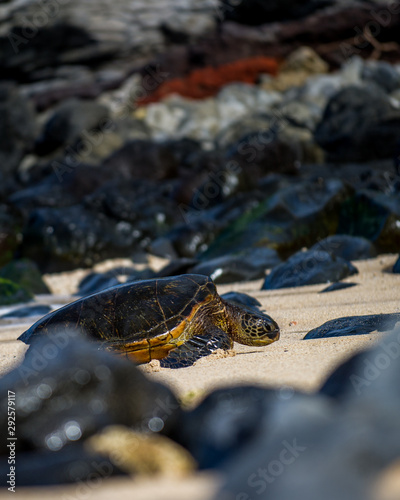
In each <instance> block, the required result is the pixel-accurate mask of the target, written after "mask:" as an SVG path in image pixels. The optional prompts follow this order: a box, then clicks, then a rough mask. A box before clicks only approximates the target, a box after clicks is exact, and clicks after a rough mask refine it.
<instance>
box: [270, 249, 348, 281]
mask: <svg viewBox="0 0 400 500" xmlns="http://www.w3.org/2000/svg"><path fill="white" fill-rule="evenodd" d="M356 273H358V271H357V269H356V268H355V267H354V266H353V265H352V264H351V263H350V262H348V261H346V260H344V259H341V258H340V257H336V256H334V255H331V254H329V253H328V252H324V251H321V250H308V251H306V252H298V253H296V254H294V255H292V257H290V258H289V259H288V260H287V261H286V262H284V263H283V264H279V265H278V266H276V267H274V268H273V269H272V271H271V272H270V274H269V275H268V276H267V277H266V278H265V281H264V284H263V286H262V289H263V290H276V289H278V288H287V287H294V286H304V285H315V284H318V283H326V282H331V281H339V280H341V279H343V278H347V276H351V275H353V274H356Z"/></svg>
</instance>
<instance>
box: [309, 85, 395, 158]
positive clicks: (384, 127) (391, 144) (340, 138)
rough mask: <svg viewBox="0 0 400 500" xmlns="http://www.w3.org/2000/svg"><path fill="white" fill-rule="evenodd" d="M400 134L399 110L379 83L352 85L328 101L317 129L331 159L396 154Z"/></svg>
mask: <svg viewBox="0 0 400 500" xmlns="http://www.w3.org/2000/svg"><path fill="white" fill-rule="evenodd" d="M399 134H400V112H399V110H398V109H396V107H395V106H394V105H393V103H392V102H391V100H390V99H389V97H388V96H387V95H386V94H385V92H384V91H383V90H382V89H381V88H379V87H377V86H376V85H372V84H369V85H364V86H349V87H347V88H345V89H343V90H341V91H339V92H338V93H337V94H336V95H334V96H333V97H332V98H331V100H330V101H329V102H328V105H327V107H326V109H325V112H324V115H323V117H322V120H321V122H320V124H319V125H318V127H317V129H316V131H315V139H316V141H317V143H318V144H319V145H320V146H321V147H322V148H323V149H324V150H325V151H326V152H327V159H328V161H332V162H344V161H359V162H362V161H368V160H369V161H370V160H372V159H379V158H393V157H394V154H395V151H396V144H397V141H398V137H399Z"/></svg>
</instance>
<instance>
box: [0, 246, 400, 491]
mask: <svg viewBox="0 0 400 500" xmlns="http://www.w3.org/2000/svg"><path fill="white" fill-rule="evenodd" d="M396 258H397V256H396V255H383V256H379V257H377V258H375V259H370V260H365V261H358V262H355V263H354V264H355V265H356V267H357V268H358V270H359V274H357V275H355V276H352V277H350V278H347V280H345V281H348V282H352V283H357V286H354V287H351V288H347V289H343V290H338V291H334V292H331V293H324V294H320V293H319V292H320V291H321V290H323V289H324V288H325V287H326V285H313V286H308V287H301V288H287V289H282V290H277V291H260V288H261V280H260V281H253V282H247V283H240V284H232V285H224V286H218V290H219V292H220V293H224V292H227V291H231V290H236V291H241V292H246V293H248V294H251V295H252V296H254V297H256V298H257V299H258V300H259V301H260V302H261V304H262V306H263V308H264V309H265V310H266V311H267V313H268V314H270V315H271V316H272V317H273V318H274V319H275V320H276V321H277V322H278V324H279V325H280V327H281V338H280V340H279V341H278V342H276V343H274V344H272V345H271V346H268V347H264V348H252V347H246V346H241V345H238V344H235V346H234V352H232V353H230V354H229V355H227V356H221V355H218V354H213V355H211V356H209V357H208V358H203V359H201V360H199V361H198V362H197V363H196V364H195V365H194V366H192V367H189V368H182V369H178V370H170V369H159V368H158V369H157V368H156V369H154V370H151V369H149V367H148V366H146V365H144V366H143V368H142V369H143V370H144V371H146V372H147V376H149V377H150V378H152V379H154V380H157V381H160V382H163V383H165V384H167V385H169V386H170V387H171V388H172V389H173V390H174V391H175V393H176V394H177V395H178V396H180V397H181V398H183V400H184V401H187V402H189V404H190V403H193V402H197V401H199V399H200V398H201V397H202V396H204V395H205V394H207V393H208V392H210V391H211V390H213V389H215V388H217V387H223V386H229V385H237V384H248V383H250V384H260V385H262V386H269V387H274V388H282V390H283V391H291V390H292V389H296V390H303V391H314V390H317V389H318V388H319V387H320V385H321V384H322V383H323V381H324V380H325V379H326V377H327V375H328V374H329V373H330V372H331V371H332V370H333V369H334V368H335V367H336V366H338V365H339V364H340V363H341V362H342V361H344V360H345V359H346V358H348V357H350V356H351V355H352V354H354V353H355V352H357V351H360V350H363V349H366V348H369V347H371V346H372V345H373V344H374V343H376V342H377V341H378V340H379V339H380V338H381V337H382V335H383V334H380V333H372V334H369V335H360V336H354V337H340V338H330V339H319V340H302V339H303V337H304V335H305V334H306V333H307V332H308V331H309V330H310V329H312V328H315V327H317V326H319V325H321V324H322V323H324V322H326V321H328V320H331V319H334V318H339V317H343V316H354V315H364V314H379V313H393V312H400V300H399V299H400V289H399V287H398V283H399V279H400V277H399V275H396V274H392V273H390V272H388V271H390V269H391V267H392V266H393V263H394V262H395V260H396ZM76 274H82V272H81V271H76V272H75V275H76ZM62 280H65V281H64V282H65V283H67V282H68V283H69V286H70V288H69V289H68V288H66V287H64V289H65V290H67V291H68V292H71V291H73V287H74V283H75V282H76V276H74V273H69V274H68V273H64V274H63V275H60V276H59V277H58V282H61V281H62ZM74 280H75V281H74ZM47 282H48V283H50V284H51V283H57V276H55V275H52V276H50V277H47ZM53 291H54V292H56V293H60V289H57V290H56V289H55V287H54V286H53ZM71 298H72V297H71V296H69V295H68V294H64V295H63V296H61V295H58V296H56V297H52V298H50V297H49V296H47V297H44V296H43V297H39V299H43V300H41V302H46V301H47V303H54V301H55V300H56V301H58V302H59V303H60V304H62V303H66V302H68V300H71ZM29 324H30V323H29ZM29 324H21V323H18V324H17V323H9V324H4V322H3V324H2V325H1V327H0V359H1V363H0V373H1V375H4V374H5V373H7V372H8V371H10V370H11V369H12V368H13V367H15V366H17V365H18V364H19V363H20V362H21V361H22V359H23V357H24V353H25V351H26V346H25V345H24V344H22V343H21V342H19V341H18V340H16V339H17V337H18V335H20V334H21V333H22V332H23V331H24V330H25V329H26V328H27V327H28V326H29ZM218 484H219V479H218V477H216V476H213V475H209V474H204V473H202V474H196V475H195V476H194V477H191V478H188V479H187V480H184V481H179V482H176V481H174V480H171V479H168V478H160V479H157V480H154V479H150V480H145V479H140V480H133V479H132V480H130V479H109V480H107V481H103V482H102V484H100V485H96V487H94V485H86V489H85V490H83V489H82V488H83V486H84V485H80V486H81V487H82V488H81V490H80V489H79V488H78V485H72V486H66V487H57V488H19V489H18V491H17V494H16V495H14V498H24V499H34V498H55V497H56V496H61V497H62V498H77V499H78V498H85V499H87V498H96V499H103V498H104V499H106V498H110V497H111V496H112V497H114V496H115V494H116V489H117V490H118V496H119V497H120V498H134V499H135V500H141V499H143V500H144V499H148V498H153V497H156V498H158V499H162V500H169V499H171V500H172V499H177V498H182V499H184V498H185V499H187V498H191V499H195V500H197V499H198V500H203V499H204V500H207V499H208V498H210V497H211V496H212V495H213V492H215V491H216V488H217V487H218ZM398 492H399V490H397V493H398ZM6 494H7V492H4V493H0V497H5V495H6ZM382 498H383V497H382ZM386 498H387V499H389V498H395V497H394V496H393V497H391V496H390V495H389V496H385V499H386Z"/></svg>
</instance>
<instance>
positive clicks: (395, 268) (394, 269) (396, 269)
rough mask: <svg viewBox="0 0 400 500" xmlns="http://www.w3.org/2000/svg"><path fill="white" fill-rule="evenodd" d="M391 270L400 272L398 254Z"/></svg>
mask: <svg viewBox="0 0 400 500" xmlns="http://www.w3.org/2000/svg"><path fill="white" fill-rule="evenodd" d="M393 272H394V273H400V256H399V258H398V259H397V260H396V262H395V263H394V266H393Z"/></svg>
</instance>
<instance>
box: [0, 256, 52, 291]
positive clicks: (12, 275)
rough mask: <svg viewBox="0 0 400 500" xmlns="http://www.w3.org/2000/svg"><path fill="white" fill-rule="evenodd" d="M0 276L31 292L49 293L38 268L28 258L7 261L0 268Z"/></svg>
mask: <svg viewBox="0 0 400 500" xmlns="http://www.w3.org/2000/svg"><path fill="white" fill-rule="evenodd" d="M0 278H5V279H6V280H10V281H13V282H14V283H17V284H18V285H20V286H22V287H23V288H24V289H25V290H27V291H29V292H30V293H32V294H38V293H50V290H49V289H48V287H47V285H46V283H45V282H44V281H43V278H42V274H41V272H40V271H39V268H38V267H37V265H36V264H35V262H33V261H32V260H29V259H21V260H13V261H12V262H9V263H8V264H6V265H5V266H4V267H3V268H1V269H0Z"/></svg>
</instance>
